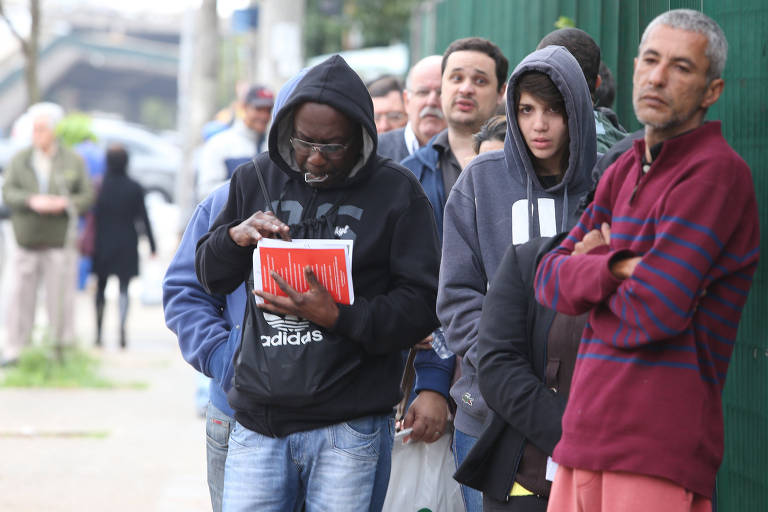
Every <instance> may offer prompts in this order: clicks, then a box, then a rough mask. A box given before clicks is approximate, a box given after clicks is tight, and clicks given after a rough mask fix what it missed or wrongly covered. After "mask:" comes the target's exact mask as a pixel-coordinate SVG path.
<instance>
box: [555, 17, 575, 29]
mask: <svg viewBox="0 0 768 512" xmlns="http://www.w3.org/2000/svg"><path fill="white" fill-rule="evenodd" d="M555 28H576V22H575V21H573V20H572V19H571V18H569V17H568V16H560V17H559V18H557V21H556V22H555Z"/></svg>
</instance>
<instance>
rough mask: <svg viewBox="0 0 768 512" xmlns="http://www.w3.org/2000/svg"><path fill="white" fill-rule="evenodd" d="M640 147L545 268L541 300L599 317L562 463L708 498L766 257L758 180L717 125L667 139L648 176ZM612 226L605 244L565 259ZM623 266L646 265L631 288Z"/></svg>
mask: <svg viewBox="0 0 768 512" xmlns="http://www.w3.org/2000/svg"><path fill="white" fill-rule="evenodd" d="M644 151H645V141H644V140H642V139H641V140H638V141H636V142H635V144H634V146H633V148H632V150H630V151H627V153H625V154H624V155H622V156H621V157H620V158H619V159H618V160H617V161H616V163H615V164H614V165H613V166H612V167H610V168H609V169H608V171H606V174H605V175H604V176H603V178H602V179H601V181H600V184H599V185H598V188H597V192H596V195H595V200H594V202H593V203H592V204H591V205H590V206H589V207H588V208H587V210H586V211H585V212H584V215H583V216H582V217H581V221H580V222H579V224H578V225H577V226H576V227H575V228H574V229H573V230H572V231H571V232H570V234H569V236H568V237H567V238H566V239H565V240H564V241H563V243H562V244H561V245H560V246H559V247H558V248H556V249H555V250H554V251H552V252H550V253H549V254H547V255H546V256H545V257H544V259H543V260H542V262H541V264H540V265H539V268H538V272H537V275H536V282H535V286H536V297H537V300H538V301H539V302H541V303H542V304H544V305H546V306H549V307H551V308H553V309H556V310H557V311H560V312H561V313H566V314H570V315H575V314H580V313H584V312H587V311H590V316H589V322H588V323H587V326H586V328H585V330H584V333H583V335H582V340H581V344H580V347H579V354H578V360H577V363H576V368H575V373H574V376H573V381H572V387H571V395H570V398H569V400H568V406H567V408H566V411H565V416H564V417H563V437H562V440H561V441H560V443H559V444H558V445H557V447H556V449H555V452H554V459H555V460H556V461H557V462H559V463H561V464H564V465H566V466H569V467H574V468H580V469H589V470H601V471H626V472H632V473H639V474H646V475H652V476H658V477H662V478H667V479H669V480H672V481H673V482H675V483H677V484H678V485H681V486H683V487H685V488H686V489H688V490H691V491H693V492H696V493H698V494H701V495H703V496H708V497H711V495H712V491H713V489H714V485H715V475H716V473H717V469H718V467H719V465H720V462H721V460H722V456H723V412H722V400H721V393H722V390H723V386H724V384H725V376H726V371H727V369H728V363H729V361H730V357H731V352H732V350H733V345H734V342H735V340H736V331H737V327H738V323H739V318H740V316H741V311H742V308H743V306H744V303H745V301H746V299H747V294H748V292H749V288H750V285H751V282H752V276H753V274H754V272H755V269H756V267H757V261H758V254H759V240H760V237H759V227H758V214H757V203H756V199H755V192H754V187H753V183H752V176H751V174H750V171H749V167H747V165H746V163H745V162H744V161H743V160H742V159H741V158H740V157H739V156H738V155H737V154H736V152H734V151H733V149H732V148H731V147H730V146H729V145H728V143H727V142H726V141H725V139H724V138H723V137H722V134H721V132H720V123H719V122H709V123H705V124H703V125H702V126H700V127H699V128H697V129H695V130H692V131H690V132H688V133H685V134H683V135H680V136H678V137H675V138H673V139H669V140H667V141H665V142H664V143H663V145H662V148H661V152H660V153H659V155H658V156H657V158H656V159H655V160H654V161H653V163H652V164H651V166H650V169H649V170H648V172H647V173H643V170H642V156H643V154H644ZM603 222H607V223H609V224H610V226H611V240H610V247H609V246H605V245H604V246H601V247H597V248H595V249H593V250H592V251H590V252H589V253H588V254H585V255H578V256H570V254H571V252H572V250H573V247H574V244H575V243H576V242H577V241H579V240H581V238H582V237H583V236H584V234H585V233H587V232H588V231H590V230H592V229H596V228H598V229H599V226H600V225H601V224H602V223H603ZM620 253H621V254H620ZM624 256H640V257H641V258H642V259H641V260H640V263H639V264H638V265H637V267H636V268H635V270H634V273H633V275H632V276H631V277H629V278H628V279H626V280H623V281H622V280H619V279H616V278H615V277H614V276H613V274H612V273H611V272H610V269H609V263H610V262H611V259H612V258H614V257H624Z"/></svg>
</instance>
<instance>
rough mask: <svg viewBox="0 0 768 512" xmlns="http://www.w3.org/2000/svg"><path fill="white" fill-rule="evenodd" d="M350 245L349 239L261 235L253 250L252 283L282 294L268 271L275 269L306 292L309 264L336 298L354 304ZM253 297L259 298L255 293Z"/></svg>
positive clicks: (342, 302)
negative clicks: (289, 237) (261, 237)
mask: <svg viewBox="0 0 768 512" xmlns="http://www.w3.org/2000/svg"><path fill="white" fill-rule="evenodd" d="M352 245H353V244H352V240H335V239H321V240H314V239H313V240H310V239H297V240H292V241H290V242H285V241H283V240H274V239H266V238H265V239H262V240H261V241H259V245H258V247H257V248H256V250H254V251H253V276H254V286H255V287H256V289H257V290H263V291H266V292H267V293H271V294H273V295H279V296H285V293H283V291H282V290H281V289H280V287H279V286H277V283H276V282H275V280H274V279H272V277H271V276H270V274H269V273H270V271H275V272H276V273H277V274H278V275H280V276H281V277H282V278H283V279H285V281H286V282H287V283H288V284H290V285H291V287H293V288H294V289H295V290H296V291H298V292H305V291H307V290H308V289H309V284H308V283H307V282H306V279H305V277H304V267H306V266H307V265H309V266H310V267H312V270H314V272H315V275H316V276H317V280H318V281H320V283H321V284H322V285H323V286H324V287H325V288H326V289H327V290H328V291H329V292H330V294H331V295H332V296H333V299H334V300H335V301H336V302H338V303H339V304H353V303H354V302H355V293H354V287H353V285H352ZM256 300H257V302H261V298H260V297H258V296H256Z"/></svg>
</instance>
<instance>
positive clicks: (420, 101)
mask: <svg viewBox="0 0 768 512" xmlns="http://www.w3.org/2000/svg"><path fill="white" fill-rule="evenodd" d="M442 61H443V57H442V56H441V55H430V56H428V57H424V58H423V59H421V60H420V61H419V62H417V63H416V64H414V65H413V67H412V68H411V70H410V71H409V72H408V76H407V77H406V79H405V91H403V102H404V104H405V112H406V113H407V115H408V123H407V124H406V125H405V126H404V127H402V128H399V129H397V130H392V131H389V132H386V133H382V134H380V136H379V149H378V151H379V154H380V155H381V156H386V157H389V158H391V159H392V160H394V161H395V162H402V161H403V159H405V158H406V157H407V156H410V155H412V154H413V153H415V152H416V150H418V149H419V148H421V147H422V146H424V145H425V144H426V143H427V142H429V140H430V139H431V138H432V137H434V136H435V135H437V134H438V133H440V132H441V131H443V130H444V129H445V116H443V109H442V106H441V105H440V80H441V71H440V65H441V63H442ZM375 106H376V105H375V100H374V108H375Z"/></svg>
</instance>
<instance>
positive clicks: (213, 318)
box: [163, 189, 230, 380]
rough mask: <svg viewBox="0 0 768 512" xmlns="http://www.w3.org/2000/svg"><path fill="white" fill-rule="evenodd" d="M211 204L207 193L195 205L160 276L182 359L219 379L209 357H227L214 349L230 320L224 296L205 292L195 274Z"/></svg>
mask: <svg viewBox="0 0 768 512" xmlns="http://www.w3.org/2000/svg"><path fill="white" fill-rule="evenodd" d="M224 192H225V193H226V189H225V190H224ZM211 204H212V196H209V197H208V199H206V200H205V201H204V202H203V203H201V204H200V205H198V207H197V209H196V210H195V213H194V214H193V216H192V219H191V220H190V222H189V224H188V226H187V229H186V230H185V231H184V235H183V237H182V240H181V243H180V245H179V248H178V249H177V251H176V254H175V256H174V257H173V260H172V261H171V264H170V265H169V266H168V270H167V271H166V274H165V278H164V279H163V310H164V313H165V323H166V325H167V326H168V328H169V329H171V330H172V331H173V332H174V333H175V334H176V336H177V337H178V341H179V347H180V348H181V353H182V355H183V357H184V359H185V360H186V361H187V362H188V363H189V364H191V365H192V366H193V367H194V368H195V369H196V370H198V371H200V372H202V373H204V374H205V375H208V376H209V377H213V378H214V379H217V380H220V379H221V378H222V375H216V374H217V373H220V372H219V371H218V370H219V369H222V368H223V366H224V365H222V364H214V363H213V362H212V357H213V355H214V353H215V352H218V353H219V354H218V355H219V356H221V357H217V358H216V359H222V358H226V354H224V353H223V351H217V349H218V348H219V347H222V346H223V345H225V344H226V341H227V339H228V338H229V334H230V323H229V321H228V320H227V318H226V317H225V316H224V315H223V313H224V307H225V299H224V297H222V296H220V295H210V294H208V293H207V292H206V291H205V290H204V289H203V287H202V286H201V285H200V282H199V281H198V280H197V277H196V275H195V245H196V243H197V240H198V238H200V237H201V236H202V235H203V234H205V233H206V232H208V227H209V224H210V223H211V222H212V220H213V218H212V217H213V216H212V215H211V212H210V206H211ZM220 363H221V361H220Z"/></svg>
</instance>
